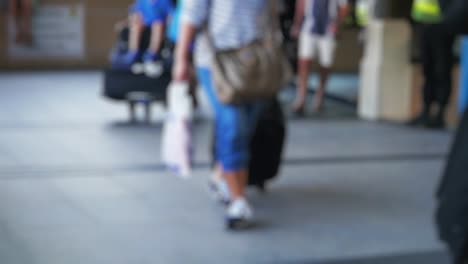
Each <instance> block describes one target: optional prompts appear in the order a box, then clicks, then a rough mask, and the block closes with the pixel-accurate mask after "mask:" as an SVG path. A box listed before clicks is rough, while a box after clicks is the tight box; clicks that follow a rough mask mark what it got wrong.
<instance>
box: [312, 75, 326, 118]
mask: <svg viewBox="0 0 468 264" xmlns="http://www.w3.org/2000/svg"><path fill="white" fill-rule="evenodd" d="M329 76H330V69H329V68H325V67H321V68H320V86H319V88H318V90H317V93H316V94H315V106H314V111H315V112H320V111H322V109H323V101H324V98H325V91H326V89H327V83H328V77H329Z"/></svg>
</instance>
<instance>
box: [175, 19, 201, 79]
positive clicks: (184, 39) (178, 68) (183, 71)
mask: <svg viewBox="0 0 468 264" xmlns="http://www.w3.org/2000/svg"><path fill="white" fill-rule="evenodd" d="M197 31H198V30H197V27H196V26H195V25H193V24H190V23H184V24H183V25H182V29H181V33H180V37H179V41H178V43H177V46H176V50H175V60H174V61H175V63H174V69H173V72H172V74H173V76H172V77H173V79H174V80H176V81H187V80H188V79H189V78H190V75H189V68H190V55H191V54H190V53H191V47H192V43H193V42H194V40H195V36H196V35H197Z"/></svg>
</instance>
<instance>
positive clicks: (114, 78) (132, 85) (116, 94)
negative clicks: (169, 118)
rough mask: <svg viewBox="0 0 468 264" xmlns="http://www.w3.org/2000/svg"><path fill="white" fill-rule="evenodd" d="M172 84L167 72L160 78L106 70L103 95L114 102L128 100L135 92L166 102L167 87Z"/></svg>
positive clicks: (169, 74)
mask: <svg viewBox="0 0 468 264" xmlns="http://www.w3.org/2000/svg"><path fill="white" fill-rule="evenodd" d="M170 82H171V73H170V71H169V70H165V71H164V73H163V74H162V75H161V76H160V77H158V78H150V77H147V76H145V75H144V74H139V75H135V74H133V73H131V72H130V71H122V70H114V69H110V70H106V71H105V72H104V91H103V95H104V96H105V97H108V98H110V99H114V100H128V99H129V98H128V97H129V95H130V94H131V93H135V92H142V93H147V94H148V95H150V96H151V98H152V99H153V100H154V101H162V102H165V100H166V90H167V86H168V85H169V83H170Z"/></svg>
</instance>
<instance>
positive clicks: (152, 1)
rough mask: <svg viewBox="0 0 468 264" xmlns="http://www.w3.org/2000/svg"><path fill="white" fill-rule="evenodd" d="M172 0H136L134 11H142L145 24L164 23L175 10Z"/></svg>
mask: <svg viewBox="0 0 468 264" xmlns="http://www.w3.org/2000/svg"><path fill="white" fill-rule="evenodd" d="M173 10H174V6H173V4H172V1H171V0H136V2H135V5H134V7H133V10H132V11H133V12H137V13H140V14H141V16H142V17H143V22H144V24H145V26H151V25H153V24H154V23H164V22H165V21H166V19H167V18H168V17H169V16H170V14H171V13H172V12H173Z"/></svg>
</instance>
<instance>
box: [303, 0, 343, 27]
mask: <svg viewBox="0 0 468 264" xmlns="http://www.w3.org/2000/svg"><path fill="white" fill-rule="evenodd" d="M314 1H315V0H306V6H305V20H304V25H303V28H302V30H303V32H304V33H308V34H312V33H313V31H314V26H315V15H314V14H315V11H318V10H314V8H315V2H314ZM328 1H329V4H328V10H327V11H328V18H329V20H328V21H329V24H328V25H327V32H326V34H327V35H332V34H333V33H332V32H331V31H330V29H331V26H332V25H333V24H334V23H336V21H337V19H338V16H339V9H340V7H344V6H346V5H347V4H348V1H347V0H328Z"/></svg>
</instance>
